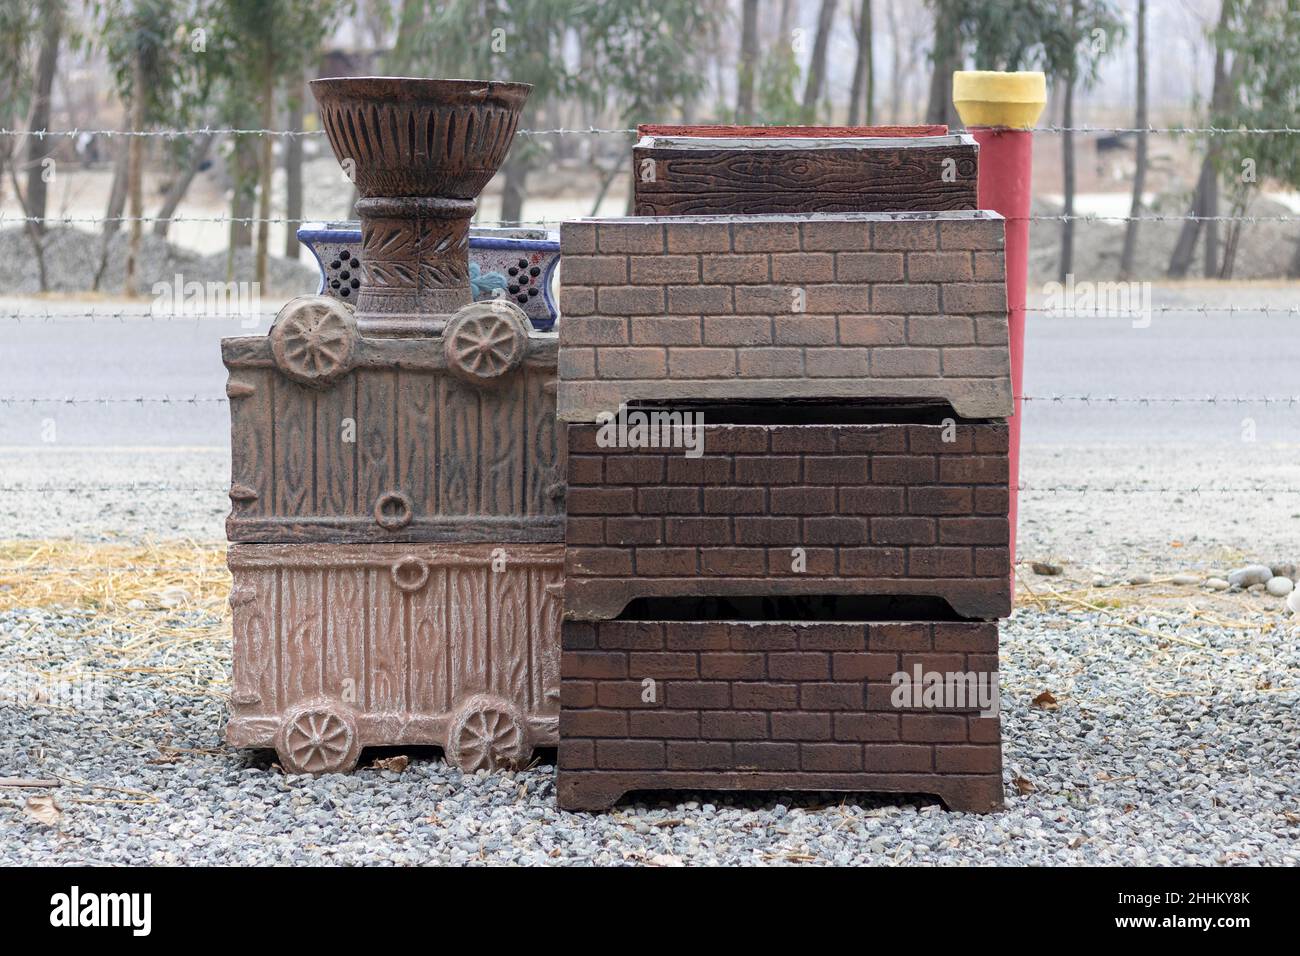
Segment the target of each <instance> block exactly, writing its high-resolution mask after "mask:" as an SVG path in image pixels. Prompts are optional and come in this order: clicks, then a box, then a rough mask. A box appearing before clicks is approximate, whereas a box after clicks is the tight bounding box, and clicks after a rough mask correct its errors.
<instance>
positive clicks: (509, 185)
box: [501, 150, 631, 223]
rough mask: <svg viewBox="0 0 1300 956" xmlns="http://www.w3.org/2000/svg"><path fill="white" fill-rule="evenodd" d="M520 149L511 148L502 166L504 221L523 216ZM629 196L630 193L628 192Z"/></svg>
mask: <svg viewBox="0 0 1300 956" xmlns="http://www.w3.org/2000/svg"><path fill="white" fill-rule="evenodd" d="M520 155H521V151H520V150H513V151H511V152H510V153H508V154H507V155H506V161H505V164H504V165H503V168H502V173H503V174H504V177H503V179H502V181H501V219H502V220H503V221H505V222H509V223H515V222H521V221H522V220H523V218H524V199H525V198H526V196H527V193H528V162H527V160H524V159H522V158H520ZM628 195H629V196H630V195H631V193H630V192H629V194H628Z"/></svg>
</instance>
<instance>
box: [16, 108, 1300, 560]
mask: <svg viewBox="0 0 1300 956" xmlns="http://www.w3.org/2000/svg"><path fill="white" fill-rule="evenodd" d="M637 132H638V131H637V130H636V129H634V128H605V127H596V126H588V127H585V128H584V127H557V128H550V129H523V130H518V131H516V134H515V135H516V136H517V137H520V138H535V137H550V136H578V135H581V136H629V137H630V136H635V135H637ZM1033 132H1034V133H1036V134H1045V135H1056V134H1062V133H1077V134H1081V135H1136V134H1148V135H1158V136H1175V137H1181V136H1233V135H1250V136H1292V135H1296V134H1300V128H1293V127H1290V126H1279V127H1261V128H1226V127H1214V126H1177V127H1176V126H1148V127H1102V126H1057V125H1047V126H1040V127H1037V128H1035V129H1034V130H1033ZM87 135H89V136H94V137H103V138H108V139H112V138H132V137H138V138H145V139H157V140H175V139H180V138H184V137H198V136H222V135H224V136H257V137H276V138H284V139H293V138H313V137H324V135H325V132H324V131H323V130H285V129H269V128H233V127H231V128H221V127H211V126H204V127H198V128H193V129H162V130H139V131H136V130H112V129H77V128H74V129H67V130H18V129H7V128H0V137H9V138H14V139H17V140H19V141H21V140H22V139H25V138H34V139H40V140H43V139H46V138H76V137H83V136H87ZM1013 218H1017V217H1013ZM1023 218H1024V219H1026V220H1028V221H1029V222H1044V223H1046V222H1050V223H1063V222H1071V221H1072V222H1080V223H1127V222H1130V221H1137V222H1139V223H1148V222H1149V223H1170V222H1195V223H1242V224H1247V225H1249V224H1258V223H1265V222H1274V223H1286V222H1300V215H1297V214H1278V215H1212V216H1205V215H1196V214H1190V213H1188V214H1158V213H1146V214H1141V215H1137V216H1133V215H1105V214H1097V213H1069V214H1067V213H1061V214H1054V215H1053V214H1046V215H1044V214H1039V215H1030V216H1027V217H1023ZM303 221H304V220H302V219H296V218H288V217H274V216H273V217H258V216H247V217H232V216H187V215H173V216H166V217H164V216H148V215H144V216H67V215H47V216H26V215H19V216H15V215H11V214H6V213H5V212H3V211H0V228H3V227H4V226H5V225H6V224H24V225H26V224H31V223H39V224H42V225H45V226H49V225H101V226H102V225H104V224H105V223H115V224H126V223H136V222H139V223H142V224H143V223H160V222H166V223H211V224H221V225H227V226H229V225H231V224H238V225H258V224H263V223H265V224H268V225H273V224H280V225H290V224H300V223H302V222H303ZM307 221H310V220H307ZM561 221H562V220H560V219H520V220H503V219H497V220H475V222H474V225H476V226H482V227H501V228H546V227H551V226H556V225H558V224H559V223H560V222H561ZM1026 311H1027V312H1028V313H1029V314H1032V315H1038V316H1043V317H1050V318H1063V317H1070V318H1078V317H1090V316H1093V317H1097V318H1115V317H1116V316H1115V315H1114V314H1113V313H1111V312H1110V311H1108V310H1107V309H1105V308H1104V307H1099V308H1095V309H1068V308H1054V309H1044V308H1035V307H1030V308H1028V309H1027V310H1026ZM1145 311H1149V312H1150V313H1152V314H1164V315H1203V316H1212V315H1213V316H1241V315H1250V316H1255V315H1263V316H1289V317H1295V316H1300V305H1294V306H1279V305H1273V304H1269V303H1261V304H1258V305H1237V304H1222V303H1219V302H1200V303H1189V304H1173V305H1152V306H1150V307H1149V308H1148V309H1146V310H1145ZM275 314H276V313H275V312H272V311H266V312H261V311H258V312H246V313H238V314H231V313H229V312H221V313H205V312H199V311H195V312H190V311H185V312H168V311H165V310H164V311H160V310H158V309H157V308H154V307H151V306H147V305H142V307H141V308H139V309H133V308H130V307H124V306H121V305H114V306H105V307H102V308H101V307H92V308H82V309H80V310H77V309H76V308H72V309H58V308H50V307H48V306H43V307H37V306H35V305H30V304H24V305H23V306H21V307H14V308H10V309H8V310H3V311H0V321H10V322H18V323H23V322H47V323H57V322H61V321H78V322H80V321H89V322H127V321H135V320H148V321H151V322H169V321H170V322H176V321H183V322H189V321H195V320H226V321H247V320H249V319H271V318H273V317H274V316H275ZM1017 397H1018V398H1019V399H1020V400H1021V401H1023V402H1026V403H1043V404H1049V405H1065V404H1070V405H1079V406H1082V407H1093V408H1106V407H1116V406H1159V405H1168V406H1188V407H1193V408H1195V407H1212V406H1264V407H1274V406H1276V407H1283V408H1287V409H1294V408H1295V407H1296V406H1298V405H1300V394H1297V395H1100V394H1099V395H1089V394H1059V395H1056V394H1049V395H1021V396H1017ZM228 401H229V400H228V399H227V398H226V397H225V396H209V395H189V396H186V395H138V396H95V395H43V396H22V395H0V408H19V407H32V408H35V407H40V406H53V407H59V406H65V407H68V406H71V407H85V406H101V407H108V406H114V407H121V406H131V405H135V406H139V407H146V406H150V407H151V406H163V407H167V406H176V407H182V406H190V407H193V406H220V405H225V404H228ZM1017 488H1018V490H1019V491H1020V492H1022V493H1027V494H1034V493H1044V494H1072V495H1091V494H1125V495H1128V494H1188V495H1220V494H1222V495H1240V494H1270V495H1277V494H1298V493H1300V487H1286V486H1278V485H1276V484H1272V483H1263V482H1261V483H1259V484H1253V485H1249V484H1248V485H1215V484H1209V483H1207V484H1190V485H1182V486H1170V485H1153V484H1147V483H1144V482H1138V483H1135V482H1116V483H1108V484H1095V483H1094V484H1089V483H1076V484H1069V483H1066V484H1054V485H1036V484H1033V483H1021V484H1019V485H1018V486H1017ZM95 491H105V492H108V491H112V492H136V491H141V492H169V491H170V492H190V493H205V494H224V493H225V492H226V491H228V486H224V485H182V484H174V483H167V482H126V483H99V484H96V483H86V484H22V483H9V484H0V494H57V493H85V492H95ZM26 570H33V571H35V570H39V569H37V568H28V569H26ZM49 570H51V571H53V570H66V569H62V568H57V569H55V568H51V569H49Z"/></svg>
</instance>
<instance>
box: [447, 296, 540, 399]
mask: <svg viewBox="0 0 1300 956" xmlns="http://www.w3.org/2000/svg"><path fill="white" fill-rule="evenodd" d="M442 339H443V346H442V347H443V354H444V355H446V357H447V368H448V369H449V370H450V371H451V373H452V374H453V375H455V376H456V377H457V378H460V379H463V380H464V381H467V382H472V383H473V384H475V385H495V384H497V383H498V382H500V381H501V380H502V379H503V378H504V377H505V376H506V375H507V374H509V373H510V372H512V371H514V370H515V369H517V368H518V367H519V366H520V365H522V364H523V361H524V356H525V355H526V354H527V353H528V317H527V316H526V315H524V311H523V309H521V308H519V306H517V305H515V304H514V303H511V302H504V301H502V300H500V299H495V300H493V301H491V302H475V303H474V304H473V305H467V306H465V307H464V308H462V309H460V310H459V311H457V312H456V314H455V315H453V316H452V317H451V319H450V320H448V322H447V328H446V329H445V330H444V331H443V333H442Z"/></svg>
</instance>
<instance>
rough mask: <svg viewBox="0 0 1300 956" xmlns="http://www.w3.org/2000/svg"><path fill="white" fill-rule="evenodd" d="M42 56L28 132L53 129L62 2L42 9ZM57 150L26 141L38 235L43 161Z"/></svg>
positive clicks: (45, 142)
mask: <svg viewBox="0 0 1300 956" xmlns="http://www.w3.org/2000/svg"><path fill="white" fill-rule="evenodd" d="M40 16H41V52H40V55H39V56H38V57H37V59H36V88H35V91H34V96H33V98H32V109H31V114H30V115H31V120H30V123H29V124H28V127H27V128H28V130H31V131H37V130H46V129H49V126H50V93H51V91H52V90H53V89H54V74H55V71H56V70H57V69H58V65H59V44H60V42H61V41H62V39H63V0H44V2H43V3H42V4H41V9H40ZM53 148H54V140H52V139H50V138H49V137H48V136H28V137H27V200H26V202H27V210H28V213H27V214H28V215H29V216H33V217H35V218H36V219H37V222H36V223H35V226H36V230H35V232H36V234H37V235H39V234H41V233H44V231H45V207H46V197H47V195H48V192H47V183H46V173H45V163H44V160H45V158H46V157H47V156H49V154H50V152H51V151H52V150H53Z"/></svg>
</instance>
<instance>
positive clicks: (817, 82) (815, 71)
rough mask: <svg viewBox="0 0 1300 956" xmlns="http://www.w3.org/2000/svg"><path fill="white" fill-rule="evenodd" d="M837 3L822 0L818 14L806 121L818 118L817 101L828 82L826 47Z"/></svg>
mask: <svg viewBox="0 0 1300 956" xmlns="http://www.w3.org/2000/svg"><path fill="white" fill-rule="evenodd" d="M837 4H838V0H822V5H821V11H820V12H819V13H818V14H817V36H816V38H815V39H814V40H813V52H812V61H811V62H810V63H809V64H808V79H807V82H805V83H804V88H803V121H804V122H805V123H812V122H815V121H816V119H817V101H818V100H820V99H821V95H822V87H823V86H824V85H825V83H826V47H827V46H828V45H829V43H830V38H831V27H832V26H833V25H834V22H835V7H836V5H837Z"/></svg>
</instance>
